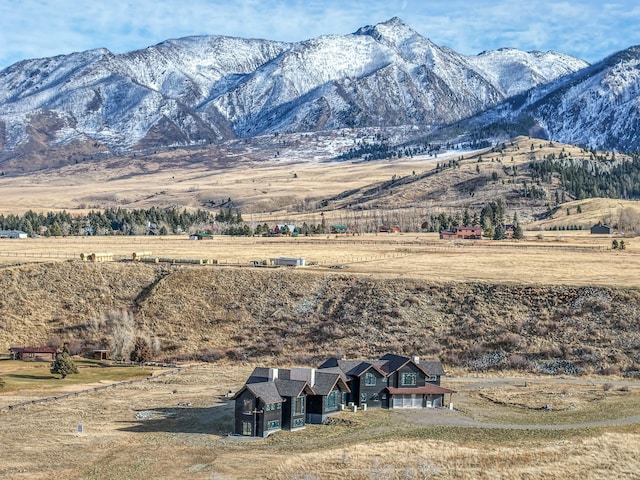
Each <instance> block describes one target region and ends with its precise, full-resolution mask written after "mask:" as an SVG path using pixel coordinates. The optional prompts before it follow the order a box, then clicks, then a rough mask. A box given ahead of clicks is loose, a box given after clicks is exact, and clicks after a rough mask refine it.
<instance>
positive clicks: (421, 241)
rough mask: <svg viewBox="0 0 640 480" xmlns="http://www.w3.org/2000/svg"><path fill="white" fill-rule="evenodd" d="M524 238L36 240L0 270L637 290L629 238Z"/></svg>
mask: <svg viewBox="0 0 640 480" xmlns="http://www.w3.org/2000/svg"><path fill="white" fill-rule="evenodd" d="M526 237H527V238H526V239H525V240H521V241H517V242H516V241H514V242H509V241H458V242H452V241H444V240H438V236H437V234H424V233H421V234H408V233H406V234H382V233H380V234H365V235H356V236H352V235H346V236H345V235H341V236H336V235H321V236H312V237H297V238H292V237H227V236H214V237H213V239H212V240H199V241H195V240H189V239H188V237H187V236H186V235H171V236H166V237H153V236H114V237H66V238H36V239H21V240H2V241H0V266H2V265H4V266H5V267H7V266H11V265H17V264H22V263H31V262H49V261H66V260H74V261H76V260H77V261H80V254H81V253H85V254H87V253H96V252H109V253H112V254H114V259H122V260H126V261H130V260H131V258H132V254H133V252H141V251H145V252H151V253H152V255H153V256H158V257H174V258H195V259H198V258H202V259H215V260H217V261H218V263H219V264H220V265H232V266H248V265H249V263H250V262H251V261H254V260H257V261H261V260H263V259H268V258H272V257H281V256H285V257H303V258H305V260H306V262H307V264H308V266H307V267H304V268H305V269H306V270H307V271H309V272H315V271H335V272H343V271H346V272H349V273H353V274H363V275H382V276H386V277H406V278H424V279H429V280H433V281H438V282H448V281H452V282H456V281H480V282H498V283H503V282H504V283H524V284H547V285H555V284H559V285H601V286H622V287H638V286H640V257H639V256H640V242H638V241H635V239H634V238H624V239H623V240H625V243H626V245H627V247H626V249H625V250H624V251H620V250H611V242H612V239H613V238H619V239H621V238H620V237H613V236H599V235H589V234H588V233H587V232H527V233H526ZM332 266H333V267H334V269H331V268H330V267H332ZM336 266H338V267H344V268H339V269H338V268H335V267H336ZM198 268H220V266H202V267H198Z"/></svg>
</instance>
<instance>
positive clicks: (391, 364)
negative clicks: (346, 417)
mask: <svg viewBox="0 0 640 480" xmlns="http://www.w3.org/2000/svg"><path fill="white" fill-rule="evenodd" d="M444 374H445V372H444V369H443V368H442V364H441V363H440V362H439V361H434V360H428V361H420V359H419V357H411V358H409V357H403V356H401V355H394V354H391V353H388V354H386V355H384V356H383V357H381V358H379V359H378V360H342V359H337V358H330V359H328V360H326V361H325V362H324V363H323V364H322V365H320V366H319V367H318V368H317V369H315V368H307V367H292V368H290V369H278V368H261V367H259V368H256V369H254V371H253V372H252V373H251V375H250V376H249V378H248V379H247V382H246V383H245V385H244V386H243V387H242V388H241V389H240V390H239V391H238V392H237V393H236V394H235V395H234V396H233V399H234V400H235V427H234V433H236V434H237V435H246V436H254V437H266V436H268V435H269V434H271V433H274V432H277V431H279V430H298V429H301V428H304V426H305V424H306V423H317V424H319V423H324V422H325V420H326V419H327V418H328V416H329V415H331V414H333V413H336V412H338V411H340V410H342V409H343V408H344V406H345V405H347V404H348V403H351V402H353V404H354V405H356V406H358V407H360V408H364V406H365V405H366V406H367V407H373V408H376V407H377V408H427V407H442V406H444V405H445V395H446V394H447V393H448V394H453V393H455V392H454V391H453V390H450V389H448V388H444V387H441V386H440V377H441V376H442V375H444Z"/></svg>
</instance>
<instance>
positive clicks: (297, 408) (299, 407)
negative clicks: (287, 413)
mask: <svg viewBox="0 0 640 480" xmlns="http://www.w3.org/2000/svg"><path fill="white" fill-rule="evenodd" d="M303 413H304V397H296V398H294V399H293V414H294V415H301V414H303Z"/></svg>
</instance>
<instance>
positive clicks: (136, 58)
mask: <svg viewBox="0 0 640 480" xmlns="http://www.w3.org/2000/svg"><path fill="white" fill-rule="evenodd" d="M585 67H587V64H586V63H585V62H583V61H582V60H579V59H577V58H575V57H571V56H568V55H563V54H559V53H555V52H547V53H541V52H521V51H518V50H513V49H502V50H498V51H494V52H483V53H482V54H480V55H478V56H474V57H468V56H464V55H460V54H458V53H456V52H454V51H453V50H451V49H449V48H446V47H439V46H437V45H435V44H434V43H433V42H431V41H430V40H428V39H427V38H424V37H422V36H421V35H419V34H418V33H417V32H416V31H415V30H413V29H412V28H410V27H409V26H407V25H406V24H405V23H404V22H402V20H400V19H398V18H393V19H391V20H389V21H387V22H384V23H381V24H378V25H375V26H367V27H363V28H361V29H359V30H358V31H357V32H355V33H353V34H350V35H344V36H338V35H333V36H322V37H318V38H315V39H310V40H307V41H304V42H298V43H283V42H274V41H268V40H249V39H240V38H230V37H221V36H202V37H187V38H181V39H175V40H167V41H165V42H162V43H160V44H158V45H155V46H152V47H148V48H146V49H143V50H139V51H135V52H130V53H127V54H122V55H114V54H113V53H111V52H109V51H108V50H106V49H98V50H93V51H87V52H81V53H74V54H70V55H63V56H58V57H52V58H44V59H33V60H25V61H22V62H19V63H16V64H14V65H12V66H10V67H9V68H7V69H5V70H3V71H2V72H0V148H1V149H2V152H1V153H0V164H1V162H3V161H7V160H12V161H14V162H15V161H16V159H22V161H24V162H29V159H30V157H31V156H33V154H34V152H40V153H42V152H44V155H45V156H46V152H47V151H48V149H55V148H58V149H62V150H63V151H65V149H66V151H68V150H69V149H71V148H75V149H79V150H80V151H83V152H89V153H90V154H91V155H94V156H99V155H119V154H121V153H124V152H131V151H145V150H149V149H153V148H166V147H171V146H176V145H206V144H210V143H218V142H222V141H224V140H228V139H231V138H237V137H251V136H255V135H263V134H272V133H280V132H282V133H287V132H303V131H317V130H324V129H338V128H343V127H386V126H398V125H415V126H418V127H420V128H421V129H424V130H425V131H429V130H431V129H432V128H435V127H439V126H442V125H446V124H450V123H452V122H457V121H459V120H462V119H464V118H467V117H470V116H472V115H475V114H477V113H479V112H482V111H484V110H487V109H489V108H492V107H495V106H496V105H498V104H500V103H502V102H504V101H505V100H507V99H509V98H511V97H512V96H513V95H517V94H522V93H523V92H526V91H528V90H529V89H531V88H534V87H538V86H541V85H546V84H548V83H549V82H552V81H554V80H556V79H559V78H564V76H566V75H567V74H570V73H572V72H576V71H579V70H581V69H583V68H585ZM43 163H44V166H46V165H47V162H46V161H44V162H43Z"/></svg>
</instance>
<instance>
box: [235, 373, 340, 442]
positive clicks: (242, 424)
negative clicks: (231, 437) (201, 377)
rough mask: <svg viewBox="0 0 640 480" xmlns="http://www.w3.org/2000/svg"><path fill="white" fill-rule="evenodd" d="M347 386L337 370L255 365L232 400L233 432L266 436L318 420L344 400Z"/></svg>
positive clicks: (318, 421)
mask: <svg viewBox="0 0 640 480" xmlns="http://www.w3.org/2000/svg"><path fill="white" fill-rule="evenodd" d="M348 393H349V387H348V386H347V384H346V381H345V379H344V378H343V377H342V376H341V375H340V374H339V373H333V372H318V371H317V370H316V369H314V368H305V367H293V368H291V369H278V368H260V367H259V368H256V369H254V371H253V373H252V374H251V376H250V377H249V378H248V379H247V382H246V383H245V385H244V386H243V387H242V388H241V389H240V390H239V391H238V392H237V393H236V394H235V395H234V396H233V399H234V400H235V426H234V433H236V434H238V435H246V436H254V437H266V436H268V435H270V434H271V433H274V432H277V431H278V430H299V429H301V428H304V426H305V424H306V423H322V422H324V420H326V418H327V416H328V415H329V414H330V413H332V412H335V411H338V410H339V409H340V404H344V403H345V402H346V398H347V395H348Z"/></svg>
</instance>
